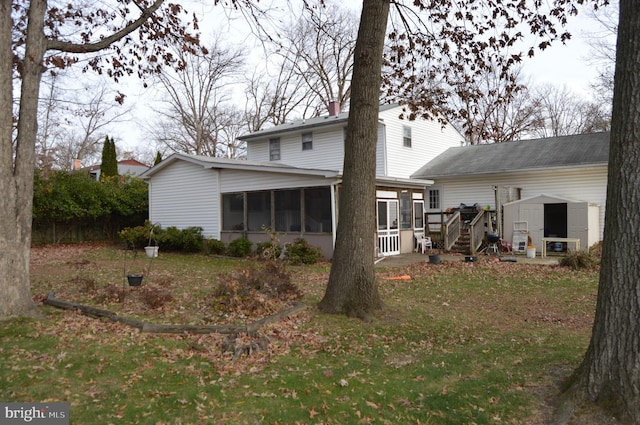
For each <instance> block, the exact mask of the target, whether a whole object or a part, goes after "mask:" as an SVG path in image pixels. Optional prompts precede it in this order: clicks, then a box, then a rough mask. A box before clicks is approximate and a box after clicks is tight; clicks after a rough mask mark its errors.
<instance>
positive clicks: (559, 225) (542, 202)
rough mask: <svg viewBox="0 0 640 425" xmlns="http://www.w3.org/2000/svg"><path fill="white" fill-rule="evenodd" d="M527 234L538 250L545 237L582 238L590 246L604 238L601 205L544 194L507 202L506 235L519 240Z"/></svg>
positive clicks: (583, 243)
mask: <svg viewBox="0 0 640 425" xmlns="http://www.w3.org/2000/svg"><path fill="white" fill-rule="evenodd" d="M514 229H515V231H514ZM523 234H525V235H528V236H529V237H530V238H531V243H532V244H533V245H535V246H536V247H538V252H540V251H541V246H542V245H541V239H542V238H544V237H557V238H574V239H579V240H580V248H581V249H586V248H588V247H590V246H591V245H593V244H595V243H597V242H598V241H599V240H600V206H599V205H595V204H592V203H589V202H583V201H576V200H572V199H567V198H562V197H558V196H552V195H544V194H542V195H538V196H534V197H531V198H526V199H520V200H518V201H514V202H509V203H507V204H505V205H504V239H506V240H508V241H512V242H517V241H518V240H519V238H520V237H521V236H522V235H523ZM517 248H518V244H517V243H514V249H517Z"/></svg>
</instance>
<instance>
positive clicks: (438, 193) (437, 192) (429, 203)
mask: <svg viewBox="0 0 640 425" xmlns="http://www.w3.org/2000/svg"><path fill="white" fill-rule="evenodd" d="M432 193H433V195H432ZM434 197H435V205H434V204H433V201H434V199H433V198H434ZM425 207H426V210H427V211H432V212H433V211H442V187H440V186H431V187H429V188H427V199H426V205H425Z"/></svg>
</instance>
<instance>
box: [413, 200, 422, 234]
mask: <svg viewBox="0 0 640 425" xmlns="http://www.w3.org/2000/svg"><path fill="white" fill-rule="evenodd" d="M413 228H414V229H423V228H424V201H413Z"/></svg>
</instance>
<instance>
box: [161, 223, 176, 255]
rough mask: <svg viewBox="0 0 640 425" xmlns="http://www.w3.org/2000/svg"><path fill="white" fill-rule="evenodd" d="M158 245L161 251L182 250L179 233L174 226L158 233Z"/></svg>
mask: <svg viewBox="0 0 640 425" xmlns="http://www.w3.org/2000/svg"><path fill="white" fill-rule="evenodd" d="M157 238H158V245H160V246H161V247H162V250H163V251H180V250H181V249H182V241H181V232H180V229H178V228H177V227H175V226H170V227H167V228H166V229H162V230H161V231H160V232H158V235H157Z"/></svg>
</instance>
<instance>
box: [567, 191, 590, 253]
mask: <svg viewBox="0 0 640 425" xmlns="http://www.w3.org/2000/svg"><path fill="white" fill-rule="evenodd" d="M567 237H568V238H579V239H580V247H581V248H582V249H584V248H587V247H588V245H589V204H588V203H586V202H576V203H569V204H567Z"/></svg>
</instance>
